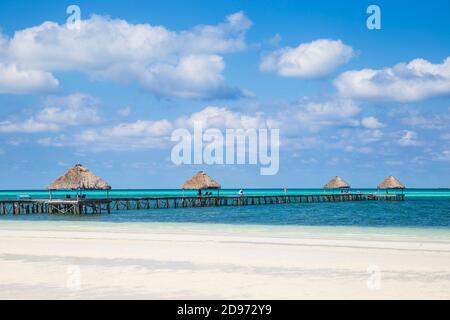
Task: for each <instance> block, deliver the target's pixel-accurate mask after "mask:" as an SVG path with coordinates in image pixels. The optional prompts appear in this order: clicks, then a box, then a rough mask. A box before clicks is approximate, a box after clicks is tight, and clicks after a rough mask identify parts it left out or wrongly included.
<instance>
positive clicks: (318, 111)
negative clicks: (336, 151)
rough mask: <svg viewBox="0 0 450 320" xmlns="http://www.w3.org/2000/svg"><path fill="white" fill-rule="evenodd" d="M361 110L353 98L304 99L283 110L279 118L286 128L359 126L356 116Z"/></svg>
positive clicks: (292, 129)
mask: <svg viewBox="0 0 450 320" xmlns="http://www.w3.org/2000/svg"><path fill="white" fill-rule="evenodd" d="M360 112H361V109H360V108H359V107H358V105H357V104H356V103H355V102H353V101H351V100H341V99H337V100H328V101H308V100H307V101H302V102H300V103H297V104H294V105H293V106H291V107H290V108H287V109H286V110H283V111H282V112H280V114H279V115H278V120H279V122H280V123H282V124H283V129H284V130H290V131H293V132H298V131H302V130H308V131H313V132H316V131H319V130H321V129H323V128H326V127H331V126H334V127H340V126H344V127H347V126H350V127H357V126H359V121H358V120H357V119H356V116H357V115H358V114H359V113H360Z"/></svg>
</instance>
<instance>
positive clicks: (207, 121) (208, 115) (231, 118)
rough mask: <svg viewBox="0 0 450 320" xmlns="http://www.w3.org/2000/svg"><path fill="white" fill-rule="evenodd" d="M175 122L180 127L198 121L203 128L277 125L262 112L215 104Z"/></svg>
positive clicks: (188, 125) (251, 127) (255, 127)
mask: <svg viewBox="0 0 450 320" xmlns="http://www.w3.org/2000/svg"><path fill="white" fill-rule="evenodd" d="M175 123H176V126H178V127H181V128H192V127H193V126H194V123H200V124H201V125H202V127H203V128H219V129H226V128H228V129H257V128H270V127H274V126H277V125H278V124H277V123H276V121H275V120H273V119H270V118H267V117H265V116H264V114H262V113H258V112H257V113H255V114H254V115H246V114H243V113H241V112H235V111H232V110H229V109H227V108H225V107H215V106H208V107H206V108H204V109H203V110H201V111H199V112H195V113H193V114H192V115H190V116H189V117H180V118H178V119H177V120H176V121H175Z"/></svg>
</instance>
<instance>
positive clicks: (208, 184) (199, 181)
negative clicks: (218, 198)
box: [181, 171, 220, 190]
mask: <svg viewBox="0 0 450 320" xmlns="http://www.w3.org/2000/svg"><path fill="white" fill-rule="evenodd" d="M181 188H182V189H195V190H198V189H220V184H218V183H217V182H216V181H214V179H213V178H211V177H210V176H208V175H207V174H206V173H205V172H204V171H199V172H197V173H196V174H195V176H193V177H192V178H191V179H190V180H188V181H186V182H185V183H184V184H183V185H182V186H181Z"/></svg>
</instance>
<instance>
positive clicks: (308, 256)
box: [0, 221, 450, 299]
mask: <svg viewBox="0 0 450 320" xmlns="http://www.w3.org/2000/svg"><path fill="white" fill-rule="evenodd" d="M449 235H450V232H449V231H448V230H440V231H439V232H427V231H426V230H425V231H414V230H412V231H411V232H410V231H408V230H400V229H399V230H398V231H395V232H393V231H392V230H389V229H386V230H383V229H380V230H376V229H369V228H368V229H365V230H364V229H362V228H359V229H356V228H355V229H349V228H328V229H326V228H314V227H310V228H307V227H304V228H294V227H262V226H261V227H260V226H221V225H195V224H158V223H145V224H138V223H135V224H133V223H115V224H114V223H96V222H83V223H81V222H79V223H74V222H47V221H46V222H39V221H34V222H31V221H1V223H0V298H1V299H106V298H119V299H191V298H192V299H403V298H405V299H416V298H418V299H431V298H437V299H449V298H450V237H449Z"/></svg>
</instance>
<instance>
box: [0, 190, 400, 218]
mask: <svg viewBox="0 0 450 320" xmlns="http://www.w3.org/2000/svg"><path fill="white" fill-rule="evenodd" d="M404 200H405V196H404V194H362V193H354V194H353V193H341V194H301V195H300V194H299V195H254V196H252V195H249V196H203V197H147V198H102V199H94V198H93V199H78V200H77V199H73V200H70V199H68V200H65V199H52V200H48V199H27V200H1V201H0V215H6V214H12V215H19V214H35V213H38V214H39V213H46V214H74V215H79V214H101V213H111V211H113V210H116V211H119V210H152V209H169V208H195V207H221V206H249V205H272V204H289V203H319V202H347V201H404Z"/></svg>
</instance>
